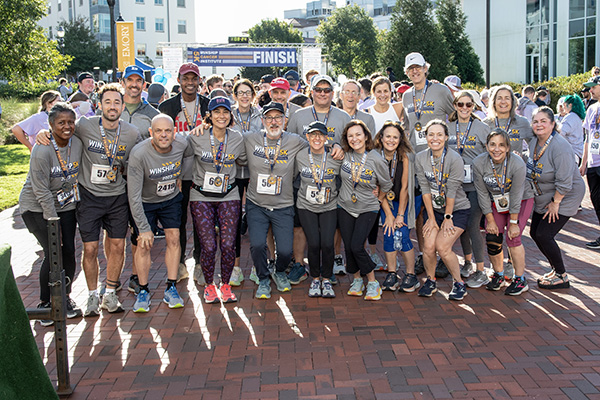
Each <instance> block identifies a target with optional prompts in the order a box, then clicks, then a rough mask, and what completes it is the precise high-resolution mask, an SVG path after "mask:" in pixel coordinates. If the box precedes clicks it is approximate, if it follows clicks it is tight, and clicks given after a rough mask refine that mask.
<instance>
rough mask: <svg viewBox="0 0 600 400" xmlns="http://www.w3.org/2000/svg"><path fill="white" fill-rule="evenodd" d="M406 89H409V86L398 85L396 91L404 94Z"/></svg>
mask: <svg viewBox="0 0 600 400" xmlns="http://www.w3.org/2000/svg"><path fill="white" fill-rule="evenodd" d="M408 89H410V86H408V85H400V86H398V89H396V91H397V92H398V94H404V92H406V91H407V90H408Z"/></svg>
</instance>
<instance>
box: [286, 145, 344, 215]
mask: <svg viewBox="0 0 600 400" xmlns="http://www.w3.org/2000/svg"><path fill="white" fill-rule="evenodd" d="M308 151H309V149H308V148H306V149H302V150H300V152H299V153H298V154H297V155H296V167H295V168H296V169H295V172H294V176H295V175H298V174H299V175H300V189H299V190H298V200H297V201H296V205H297V206H298V208H301V209H303V210H308V211H311V212H314V213H323V212H326V211H331V210H335V209H336V208H337V194H338V190H337V185H336V178H337V176H338V175H339V174H340V166H341V165H342V161H341V160H340V161H338V160H334V159H333V158H332V157H331V153H330V152H328V153H327V156H326V158H325V171H324V172H323V184H322V187H321V191H322V192H326V193H327V203H325V204H319V203H317V202H316V201H315V196H314V192H315V190H314V189H318V188H317V184H316V183H315V180H314V178H313V172H312V170H311V167H310V160H309V156H308ZM312 156H313V162H314V164H315V167H316V170H315V173H316V174H317V177H319V179H321V173H322V171H323V154H313V155H312ZM309 186H310V187H311V190H310V191H308V188H309ZM307 191H308V196H307ZM309 198H310V200H309Z"/></svg>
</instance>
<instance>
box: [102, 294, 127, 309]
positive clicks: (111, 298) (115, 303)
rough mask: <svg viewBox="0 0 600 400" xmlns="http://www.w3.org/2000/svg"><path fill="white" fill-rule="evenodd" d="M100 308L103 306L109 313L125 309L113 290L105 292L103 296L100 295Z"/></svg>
mask: <svg viewBox="0 0 600 400" xmlns="http://www.w3.org/2000/svg"><path fill="white" fill-rule="evenodd" d="M100 308H104V309H105V310H107V311H108V312H109V313H111V314H112V313H119V312H123V311H125V310H124V309H123V306H122V305H121V302H120V301H119V297H117V294H116V293H115V292H110V293H105V294H104V296H102V304H100Z"/></svg>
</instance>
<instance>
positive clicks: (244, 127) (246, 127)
mask: <svg viewBox="0 0 600 400" xmlns="http://www.w3.org/2000/svg"><path fill="white" fill-rule="evenodd" d="M236 111H237V115H238V123H239V124H240V126H241V127H242V133H243V132H248V131H250V118H251V117H252V108H250V109H249V110H248V119H247V120H246V121H244V119H243V118H242V114H241V113H240V109H239V108H237V109H236Z"/></svg>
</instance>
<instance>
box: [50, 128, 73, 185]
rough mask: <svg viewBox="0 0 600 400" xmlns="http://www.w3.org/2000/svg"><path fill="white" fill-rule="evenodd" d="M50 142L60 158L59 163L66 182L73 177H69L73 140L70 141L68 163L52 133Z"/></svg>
mask: <svg viewBox="0 0 600 400" xmlns="http://www.w3.org/2000/svg"><path fill="white" fill-rule="evenodd" d="M50 142H52V146H53V147H54V152H55V153H56V158H58V163H59V164H60V169H61V170H62V173H63V176H64V177H65V180H68V179H69V178H70V177H71V176H70V175H69V164H70V162H71V139H69V148H68V150H67V161H66V162H65V160H63V158H62V157H61V156H60V150H59V149H58V144H57V143H56V140H54V136H52V131H50Z"/></svg>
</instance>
